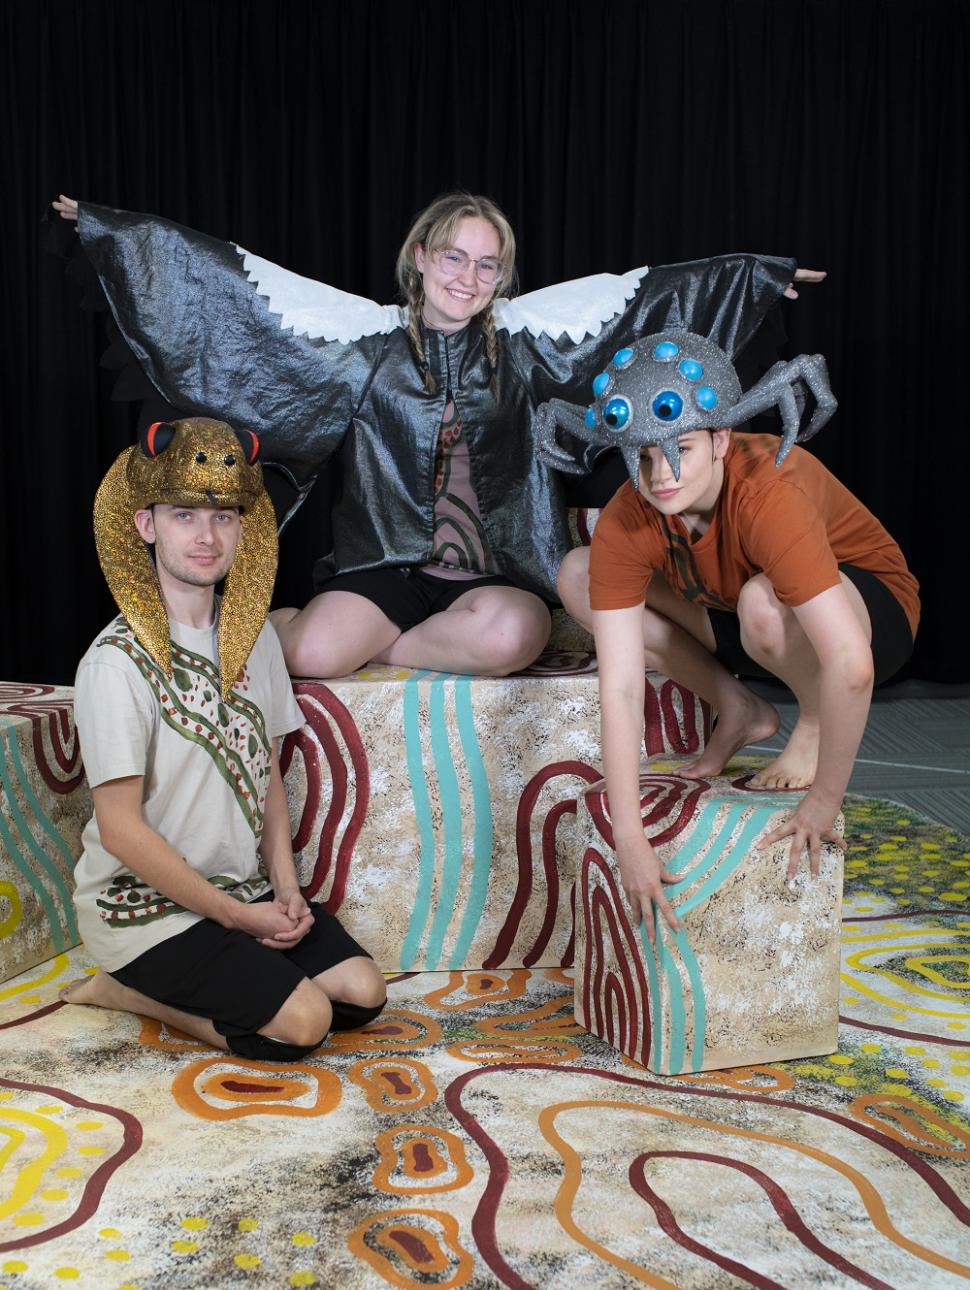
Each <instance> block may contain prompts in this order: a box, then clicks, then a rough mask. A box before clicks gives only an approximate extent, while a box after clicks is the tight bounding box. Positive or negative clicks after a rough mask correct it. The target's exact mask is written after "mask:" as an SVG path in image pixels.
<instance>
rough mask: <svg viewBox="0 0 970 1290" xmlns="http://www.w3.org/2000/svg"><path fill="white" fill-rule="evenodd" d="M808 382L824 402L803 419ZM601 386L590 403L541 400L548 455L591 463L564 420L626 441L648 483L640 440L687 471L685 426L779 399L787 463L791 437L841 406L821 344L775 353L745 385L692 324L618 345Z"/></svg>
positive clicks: (799, 438)
mask: <svg viewBox="0 0 970 1290" xmlns="http://www.w3.org/2000/svg"><path fill="white" fill-rule="evenodd" d="M806 391H810V392H811V394H812V396H813V397H814V399H815V410H814V412H813V414H812V416H811V419H810V420H809V422H808V424H807V425H806V426H805V427H804V428H802V426H801V419H802V413H803V411H804V407H805V403H806ZM593 395H594V398H595V401H594V402H593V403H591V404H590V406H589V407H588V408H585V409H583V408H581V407H578V406H576V405H575V404H572V403H566V402H565V401H564V400H562V399H550V400H549V402H548V403H544V404H542V406H541V407H540V408H539V410H538V414H537V429H538V439H539V457H540V458H541V460H542V461H544V462H546V464H547V465H550V466H553V467H555V469H556V470H561V471H565V472H567V473H569V474H581V473H582V472H583V467H582V466H580V465H579V464H578V463H577V462H576V460H575V457H574V456H572V455H571V454H570V453H569V452H568V451H567V450H566V449H564V448H563V447H562V446H561V445H560V443H559V442H558V440H557V438H556V430H557V427H561V428H562V429H563V430H566V431H567V432H569V433H571V434H572V435H574V436H576V437H578V438H579V439H582V440H584V441H585V442H587V443H592V444H603V445H604V446H606V447H611V448H619V450H620V452H621V454H622V456H623V460H624V461H625V462H626V467H627V470H628V471H629V473H630V478H631V479H632V480H633V487H634V488H637V487H638V486H639V478H640V452H641V449H643V448H646V447H649V446H651V445H653V444H656V445H658V446H659V447H660V449H661V450H662V452H663V454H664V456H665V457H666V458H667V461H668V462H669V463H670V469H671V470H672V471H673V473H674V478H675V479H680V439H681V438H682V437H683V436H684V435H685V434H689V433H690V431H691V430H714V429H725V428H728V427H731V426H738V425H741V424H742V423H743V422H745V421H748V420H750V418H751V417H753V416H756V415H757V414H758V413H759V412H764V411H765V410H766V409H767V408H770V407H774V406H777V407H778V408H779V410H780V412H781V420H782V428H783V429H782V438H781V443H780V444H779V447H778V452H777V454H776V455H775V465H776V466H780V465H781V463H782V462H783V461H784V460H785V458H786V457H787V456H788V453H789V452H790V451H791V447H792V444H794V443H802V442H804V441H805V440H806V439H811V437H812V435H814V434H817V433H818V431H819V430H821V428H822V426H823V425H825V423H826V421H828V420H829V418H830V417H831V416H832V414H833V412H834V411H835V409H836V407H837V404H836V401H835V398H834V397H833V394H832V390H831V388H830V386H829V378H828V370H827V369H826V366H825V359H824V358H823V357H822V355H821V354H800V355H799V357H798V358H794V359H792V360H791V361H790V362H787V363H784V362H783V363H776V364H775V365H774V367H772V368H771V369H770V371H768V372H766V373H765V375H764V376H763V377H762V378H761V380H760V381H759V382H758V383H757V385H754V386H752V388H751V389H750V390H748V392H747V394H742V393H741V385H740V383H739V381H738V378H737V375H736V374H735V371H734V367H733V366H732V364H731V360H730V359H729V358H728V357H727V355H726V354H725V353H724V351H723V350H721V349H719V348H718V347H717V345H715V344H714V343H713V341H710V340H707V339H706V338H705V337H704V336H698V335H696V334H695V333H694V332H689V331H665V332H658V333H657V334H656V335H654V336H647V337H646V338H645V339H643V340H640V341H637V342H636V344H635V345H630V346H626V347H625V348H623V349H620V350H618V351H617V352H616V354H614V356H613V360H612V362H611V363H610V365H609V367H608V368H607V370H606V371H605V372H600V374H599V375H598V376H596V377H595V378H594V380H593Z"/></svg>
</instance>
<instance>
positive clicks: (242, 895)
mask: <svg viewBox="0 0 970 1290" xmlns="http://www.w3.org/2000/svg"><path fill="white" fill-rule="evenodd" d="M98 646H99V648H100V647H102V646H104V647H108V648H115V649H119V650H121V652H122V653H123V654H126V655H127V656H128V658H129V659H131V661H132V662H133V663H134V664H135V666H136V667H137V668H138V670H139V672H140V673H141V675H142V676H143V677H144V678H145V680H146V681H147V682H148V684H149V685H150V687H151V689H152V691H153V693H154V695H155V699H156V701H157V703H158V708H159V712H160V713H161V717H162V720H163V721H164V722H165V724H166V725H167V726H168V727H169V728H170V729H171V730H174V731H175V732H176V733H177V734H179V735H181V736H182V738H184V739H187V740H189V741H190V742H191V743H194V744H195V745H196V746H197V747H199V748H201V749H204V750H205V752H206V753H207V754H208V756H209V757H210V758H211V759H212V762H213V764H214V765H215V767H216V769H217V771H218V773H219V775H220V776H221V777H222V779H223V780H224V781H225V783H226V784H227V785H228V786H229V788H230V789H231V791H232V795H233V798H234V799H235V802H236V805H237V806H238V808H239V810H240V811H241V812H242V814H243V817H244V819H245V820H246V823H247V824H248V825H249V827H250V829H251V830H252V832H253V836H254V837H255V838H256V839H257V841H258V840H259V838H260V837H261V835H262V831H263V807H264V804H265V798H266V789H267V786H268V784H269V775H270V768H271V765H272V743H271V741H270V739H269V737H268V735H267V733H266V724H265V721H264V719H263V714H262V712H261V711H260V710H259V708H258V707H256V706H255V704H253V703H250V702H249V700H248V699H246V698H245V697H244V695H243V694H242V693H240V691H245V690H246V689H247V687H248V677H247V674H246V669H244V670H243V672H242V674H241V676H240V678H239V680H238V681H237V683H236V685H235V686H234V687H233V690H232V693H231V695H230V697H229V698H228V699H223V697H222V696H221V695H220V693H219V672H218V669H217V668H216V666H215V665H214V664H213V663H212V661H211V660H210V659H208V658H206V657H205V655H203V654H197V653H195V652H194V651H192V650H189V649H186V648H185V647H184V646H181V645H179V644H178V643H177V642H176V641H174V640H173V642H172V665H173V666H172V677H171V679H169V678H168V677H167V676H166V675H165V673H164V671H163V670H162V668H161V667H159V665H158V664H157V663H156V662H155V660H154V659H153V658H152V657H151V655H150V654H148V652H147V651H146V650H145V648H144V647H143V646H142V644H141V642H140V641H139V640H138V639H137V637H136V636H135V634H134V633H133V632H132V630H131V628H130V627H129V626H128V624H127V623H126V622H125V621H124V619H120V618H119V619H117V620H116V621H115V622H114V623H112V625H111V629H110V630H109V631H108V632H107V633H106V634H105V635H104V636H102V637H101V639H100V640H99V641H98ZM207 880H208V881H209V882H211V883H212V884H213V886H216V887H220V888H221V889H222V890H223V891H225V892H226V894H227V895H229V896H232V897H233V898H234V899H236V900H240V901H250V900H253V899H255V897H257V896H259V895H261V894H262V893H263V892H265V891H267V890H268V889H269V882H268V881H267V879H266V878H264V877H262V876H260V877H257V878H253V879H247V880H244V881H241V882H237V881H236V880H235V879H233V878H231V877H227V876H226V875H224V874H218V875H215V876H210V877H208V879H207ZM97 906H98V912H99V914H100V916H101V918H102V919H104V921H105V923H106V924H107V925H108V926H111V927H122V926H125V925H130V924H131V923H132V922H139V923H149V922H154V921H155V920H157V919H159V918H165V917H166V916H167V915H169V914H173V913H181V912H183V910H182V906H181V905H178V904H176V903H175V902H174V901H172V900H169V899H168V898H167V897H166V896H162V895H160V894H159V892H157V891H155V890H154V889H153V888H152V887H150V886H148V885H147V884H146V883H144V882H143V881H142V880H141V879H140V878H139V877H137V875H135V874H133V873H130V872H124V873H121V874H119V875H116V876H115V878H113V879H112V881H111V882H110V883H109V885H108V886H107V887H105V888H103V889H102V890H101V891H100V893H99V896H98V900H97Z"/></svg>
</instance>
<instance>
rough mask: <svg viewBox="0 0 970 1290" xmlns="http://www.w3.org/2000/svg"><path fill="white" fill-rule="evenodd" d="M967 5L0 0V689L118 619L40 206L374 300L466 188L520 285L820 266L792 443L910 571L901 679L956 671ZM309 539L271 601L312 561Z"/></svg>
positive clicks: (796, 0) (110, 425)
mask: <svg viewBox="0 0 970 1290" xmlns="http://www.w3.org/2000/svg"><path fill="white" fill-rule="evenodd" d="M968 13H970V9H968V5H967V3H966V2H965V0H921V3H903V2H902V0H898V2H897V0H735V2H733V3H732V2H731V0H667V2H666V3H655V2H654V0H640V3H631V2H629V0H584V2H583V3H577V2H576V0H492V2H491V3H490V4H488V5H481V4H473V3H465V2H463V0H457V2H456V0H452V3H449V4H443V3H439V4H432V3H423V2H415V3H405V2H402V0H397V2H394V0H354V2H353V3H344V2H342V0H335V2H328V0H277V3H268V2H265V0H184V2H183V0H151V3H148V2H146V0H83V2H82V0H5V2H4V3H3V4H2V6H0V32H2V56H3V64H2V66H3V75H2V85H0V101H2V104H3V117H2V120H0V148H2V150H3V151H2V156H0V177H2V183H3V191H4V196H3V198H2V200H0V221H2V223H0V247H2V264H3V293H4V301H5V304H6V308H5V310H4V312H3V324H2V325H3V330H4V335H3V344H2V354H3V361H4V372H3V378H4V379H3V392H4V396H5V401H6V406H5V408H4V410H3V413H2V425H3V451H2V453H0V503H2V517H0V524H2V534H3V536H2V542H3V547H2V553H3V559H2V565H0V614H2V628H0V678H2V679H5V680H25V681H27V680H30V681H60V682H69V681H71V679H72V677H73V671H74V666H75V663H76V661H77V659H78V657H79V656H80V654H81V653H82V652H83V650H84V649H85V648H86V646H87V644H88V643H89V641H90V639H91V638H92V637H93V635H94V633H95V632H96V631H97V630H98V629H99V628H100V627H101V626H102V625H103V623H104V622H106V621H107V620H108V618H109V617H110V615H111V613H112V612H113V609H112V606H111V603H110V601H109V599H108V596H107V593H106V591H105V589H104V587H103V583H102V579H101V576H100V572H99V570H98V567H97V562H96V559H95V554H94V545H93V539H92V537H91V526H90V513H91V501H92V498H93V495H94V491H95V488H96V486H97V484H98V482H99V480H100V478H101V476H102V475H103V473H104V471H105V470H106V468H107V467H108V465H109V464H110V462H111V461H112V460H113V458H114V456H115V455H116V454H117V453H118V452H119V451H120V450H121V449H122V448H123V447H125V446H127V444H128V443H130V442H131V440H132V433H133V427H134V424H135V416H136V412H135V410H134V409H133V408H132V407H130V406H127V405H125V404H122V403H117V402H113V401H112V400H111V388H112V384H113V381H114V376H113V375H112V374H110V373H107V372H105V371H104V370H103V369H99V366H98V363H99V358H100V354H101V351H102V349H103V345H104V329H103V326H102V324H101V322H100V321H99V320H98V319H97V318H95V317H92V316H90V315H85V314H83V313H82V312H81V311H80V310H79V309H78V308H77V294H76V292H74V291H73V290H72V289H71V287H70V286H69V285H67V284H66V283H65V281H64V278H63V273H62V268H61V266H60V264H59V263H58V262H57V261H56V260H55V259H54V258H53V257H51V256H49V255H46V254H45V253H44V252H43V251H42V249H41V241H42V232H41V227H40V218H41V215H42V213H43V211H44V208H45V206H46V204H47V203H48V202H49V201H50V199H51V198H52V197H53V196H54V195H55V194H56V193H57V192H59V191H62V192H66V193H68V194H71V195H73V196H78V197H84V198H88V199H90V200H92V201H97V202H101V203H104V204H108V205H115V206H121V207H125V208H128V209H134V210H149V211H153V212H156V213H158V214H161V215H165V216H168V217H169V218H172V219H175V220H178V221H180V222H182V223H185V224H189V225H191V226H193V227H195V228H199V229H203V230H205V231H206V232H209V233H213V234H216V235H218V236H221V237H225V238H231V239H232V240H234V241H238V242H240V243H241V244H242V245H243V246H246V247H247V248H249V249H251V250H253V251H256V252H257V253H259V254H260V255H263V256H266V257H268V258H270V259H272V260H275V261H278V262H280V263H282V264H284V265H286V266H288V267H289V268H291V269H294V270H296V271H297V272H299V273H302V274H307V275H310V276H313V277H316V278H321V279H323V280H325V281H327V282H331V283H333V284H334V285H336V286H339V287H342V288H344V289H345V290H349V291H354V292H357V293H359V294H363V295H367V296H371V297H374V298H377V299H380V300H387V299H390V298H391V297H392V295H393V285H392V271H393V262H394V257H395V255H396V252H397V248H398V244H399V242H400V240H401V238H402V236H403V234H404V232H405V230H406V228H407V226H408V223H409V220H410V218H411V216H412V215H413V213H414V212H415V211H416V210H417V209H418V208H420V207H421V206H423V205H424V204H425V203H426V202H427V201H428V200H430V199H431V198H432V197H433V196H434V195H436V194H437V193H438V192H440V191H443V190H445V189H449V188H452V187H455V186H463V187H467V188H470V189H472V190H474V191H481V192H485V193H488V194H490V195H492V196H493V197H494V198H496V199H497V201H498V202H499V203H500V205H501V206H503V207H504V209H505V210H506V211H507V212H508V214H509V216H510V218H511V220H512V223H513V225H514V227H515V228H516V231H517V234H518V237H519V246H520V256H519V267H520V274H521V281H522V289H523V290H531V289H534V288H536V287H539V286H542V285H545V284H547V283H550V282H556V281H560V280H562V279H564V278H569V277H574V276H577V275H580V274H586V273H591V272H597V271H602V270H611V271H623V270H625V269H627V268H630V267H632V266H633V265H637V264H643V263H645V262H647V263H664V262H670V261H676V260H683V259H691V258H695V257H700V256H705V255H711V254H717V253H720V252H726V251H734V250H752V251H765V252H772V253H776V254H786V255H787V254H790V255H794V256H796V257H797V258H798V260H799V262H800V263H801V264H802V265H805V266H809V267H823V268H827V269H828V270H829V280H828V282H827V283H826V284H825V285H824V286H822V287H817V288H808V289H805V290H804V291H803V292H802V296H801V299H800V300H798V301H797V302H795V303H794V304H792V305H786V306H785V311H786V325H787V328H788V333H789V340H788V353H790V354H797V353H799V352H801V351H803V350H808V351H815V350H819V351H822V352H824V353H825V354H826V355H827V356H828V359H829V364H830V369H831V375H832V384H833V387H834V389H835V390H836V393H837V395H838V397H839V401H840V408H839V412H838V414H837V417H836V419H835V420H834V421H833V422H832V423H831V424H830V425H829V426H828V427H827V428H826V429H825V430H824V431H823V433H822V435H821V436H820V437H819V438H818V439H817V440H815V441H814V442H813V444H812V450H813V451H815V452H817V453H818V455H819V456H820V457H821V458H822V459H823V460H824V461H825V462H826V464H827V465H828V466H829V467H830V468H831V469H833V470H834V471H835V472H836V473H837V474H838V475H839V476H840V477H841V478H842V479H843V480H844V481H845V482H846V483H847V484H848V486H849V487H850V488H852V489H853V490H854V491H855V492H856V493H857V494H858V495H859V496H860V497H861V498H862V499H863V500H864V501H865V503H866V504H867V505H868V506H869V507H870V508H871V509H872V510H873V511H874V512H875V513H876V514H877V515H878V516H879V518H880V519H881V520H882V521H883V522H884V523H885V524H886V526H887V527H888V528H889V530H890V531H891V532H892V533H893V534H894V536H895V537H896V538H897V540H898V541H899V542H900V544H901V546H902V547H903V550H904V551H905V553H906V555H907V557H908V559H909V561H910V564H911V566H912V568H913V569H914V571H915V572H916V574H917V576H918V578H919V580H920V583H921V585H922V594H923V606H924V618H923V627H922V629H921V634H920V638H919V640H918V643H917V651H916V655H915V658H914V661H913V664H912V666H911V669H910V674H911V675H913V676H916V677H920V678H924V679H929V680H934V681H949V682H960V681H967V680H970V664H968V658H967V649H966V645H965V640H964V638H963V637H962V636H961V634H960V633H959V632H958V631H957V630H956V624H957V623H958V622H959V621H960V620H961V619H962V618H963V603H964V598H965V595H966V591H965V587H966V582H967V576H966V573H965V570H964V553H965V551H966V549H967V546H966V541H965V538H964V536H963V530H964V525H963V523H962V521H963V518H964V514H965V512H966V510H967V507H968V505H970V502H968V498H967V485H966V473H967V472H966V467H967V459H968V452H967V434H968V417H967V390H968V381H967V376H966V365H967V358H966V349H967V335H968V329H967V309H968V305H967V296H968V288H970V277H968V272H967V235H968V182H970V180H968V175H970V168H968V155H967V111H968V67H970V59H968V53H970V51H968V43H970V42H968V25H970V18H968ZM245 379H248V380H258V379H259V373H258V372H251V373H247V374H246V376H245ZM307 528H308V526H307V525H306V524H304V530H306V529H307ZM298 537H299V541H296V540H295V538H294V537H290V538H288V539H287V542H286V545H285V547H284V554H285V561H286V566H285V570H284V574H283V577H284V579H286V580H288V582H287V584H286V585H287V590H288V591H289V589H290V588H291V587H297V586H298V587H300V588H303V587H306V588H307V589H308V585H309V584H308V569H309V564H310V557H311V556H312V555H313V554H316V552H314V551H313V550H309V549H307V547H308V546H309V547H312V546H313V535H312V531H310V532H306V531H304V532H303V533H300V534H299V535H298ZM297 548H299V549H297Z"/></svg>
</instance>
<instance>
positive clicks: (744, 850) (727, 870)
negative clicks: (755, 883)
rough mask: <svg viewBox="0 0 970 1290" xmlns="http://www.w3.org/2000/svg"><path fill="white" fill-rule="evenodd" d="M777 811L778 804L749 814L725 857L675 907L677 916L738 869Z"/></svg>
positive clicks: (763, 807) (789, 806)
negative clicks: (691, 892)
mask: <svg viewBox="0 0 970 1290" xmlns="http://www.w3.org/2000/svg"><path fill="white" fill-rule="evenodd" d="M778 809H779V806H778V804H774V805H770V806H769V805H764V806H761V805H759V806H757V807H756V808H755V810H754V811H752V813H751V818H750V819H749V820H748V822H747V823H746V824H745V826H744V828H743V829H742V830H741V832H740V833H739V834H738V836H737V839H736V840H735V842H734V843H733V844H732V846H731V849H730V850H729V851H728V853H727V855H725V856H722V857H721V860H720V862H719V863H718V865H717V868H716V870H715V871H714V873H713V874H711V876H710V877H709V878H708V880H707V882H705V883H703V884H702V885H701V886H700V887H698V889H697V890H696V891H695V892H694V893H693V894H692V895H690V896H688V897H687V899H686V900H685V901H684V902H683V904H681V905H678V906H677V912H678V913H679V914H686V913H687V911H688V910H689V909H693V908H694V907H695V906H696V905H699V904H700V903H701V901H702V900H706V899H707V897H708V896H709V895H710V894H711V892H712V891H716V890H717V889H718V887H720V885H721V884H722V883H723V882H724V880H725V878H728V877H730V875H731V874H732V873H733V872H734V870H735V869H736V868H737V867H738V865H739V864H740V863H741V861H742V860H743V859H744V857H745V856H746V855H747V854H748V849H749V848H750V846H751V843H752V842H754V840H755V838H756V837H757V836H758V835H759V834H760V833H763V832H764V830H765V826H766V825H767V824H768V821H769V820H770V819H771V816H772V815H773V814H774V813H775V811H777V810H778ZM782 809H787V810H791V802H787V803H785V804H784V806H783V808H782ZM712 850H713V848H712Z"/></svg>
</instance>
